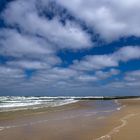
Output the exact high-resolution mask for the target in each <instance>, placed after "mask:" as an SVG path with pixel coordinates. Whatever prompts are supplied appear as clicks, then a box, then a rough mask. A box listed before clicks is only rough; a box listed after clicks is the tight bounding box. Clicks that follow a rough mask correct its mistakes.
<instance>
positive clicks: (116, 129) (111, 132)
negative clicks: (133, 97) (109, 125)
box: [93, 113, 140, 140]
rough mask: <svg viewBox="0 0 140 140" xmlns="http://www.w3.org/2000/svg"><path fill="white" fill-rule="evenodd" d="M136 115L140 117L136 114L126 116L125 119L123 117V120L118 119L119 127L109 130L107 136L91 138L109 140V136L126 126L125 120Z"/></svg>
mask: <svg viewBox="0 0 140 140" xmlns="http://www.w3.org/2000/svg"><path fill="white" fill-rule="evenodd" d="M136 115H140V114H139V113H137V114H128V115H126V116H125V117H123V118H121V119H120V121H121V122H122V123H121V125H119V126H117V127H115V128H114V129H113V130H111V131H110V132H109V133H108V134H106V135H104V136H101V137H99V138H96V139H94V138H93V140H111V136H112V135H113V134H115V133H118V132H119V130H120V129H121V128H122V127H124V126H125V125H126V124H127V120H128V119H129V118H131V117H134V116H136Z"/></svg>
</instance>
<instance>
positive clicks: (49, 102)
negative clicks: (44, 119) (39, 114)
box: [0, 96, 78, 112]
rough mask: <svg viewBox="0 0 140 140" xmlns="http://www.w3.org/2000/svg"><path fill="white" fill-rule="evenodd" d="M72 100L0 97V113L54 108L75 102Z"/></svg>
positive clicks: (66, 98)
mask: <svg viewBox="0 0 140 140" xmlns="http://www.w3.org/2000/svg"><path fill="white" fill-rule="evenodd" d="M77 101H78V100H74V98H68V97H33V96H31V97H24V96H21V97H18V96H1V97H0V112H3V111H15V110H20V109H22V110H25V109H37V108H42V107H56V106H62V105H66V104H70V103H74V102H77Z"/></svg>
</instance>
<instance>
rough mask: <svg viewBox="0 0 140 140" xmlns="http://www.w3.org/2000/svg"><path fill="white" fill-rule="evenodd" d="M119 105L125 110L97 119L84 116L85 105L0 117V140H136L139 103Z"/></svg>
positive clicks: (128, 101) (139, 121) (132, 101)
mask: <svg viewBox="0 0 140 140" xmlns="http://www.w3.org/2000/svg"><path fill="white" fill-rule="evenodd" d="M119 102H120V103H121V104H122V105H123V106H125V107H124V108H122V109H121V111H116V112H114V113H113V114H111V115H109V116H100V117H98V116H96V115H94V114H93V112H92V113H91V114H90V112H89V113H87V111H89V110H90V109H91V107H90V106H89V105H88V104H87V102H78V103H74V104H70V105H67V106H62V107H57V108H55V109H53V110H51V109H47V110H45V109H40V110H36V111H35V112H32V111H30V110H29V111H20V112H16V113H15V112H13V113H10V114H9V113H8V114H6V113H4V114H0V126H5V128H4V129H3V128H0V129H1V131H0V140H139V139H140V100H139V99H132V100H119ZM81 110H82V111H83V110H85V114H84V115H79V114H80V111H81ZM77 112H78V113H77ZM82 113H83V112H82ZM76 115H79V116H76ZM2 129H3V130H2Z"/></svg>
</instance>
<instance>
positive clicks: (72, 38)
mask: <svg viewBox="0 0 140 140" xmlns="http://www.w3.org/2000/svg"><path fill="white" fill-rule="evenodd" d="M48 2H49V1H47V2H46V4H48ZM38 4H39V2H38V1H35V0H31V1H30V2H29V1H27V0H21V1H19V0H17V1H13V2H11V3H9V5H8V6H7V8H6V9H5V11H4V12H3V18H4V20H5V22H6V23H7V24H8V25H10V26H18V27H19V28H20V29H21V31H23V32H26V33H30V34H33V35H39V36H42V37H43V38H44V39H46V40H48V41H49V42H51V43H52V44H54V46H57V47H59V49H60V48H68V49H70V48H71V49H81V48H89V47H91V46H92V45H93V44H92V43H91V40H90V36H89V34H87V33H86V31H83V29H82V28H81V27H80V26H79V25H78V24H77V23H76V22H74V21H70V20H67V21H66V23H65V24H62V23H61V22H60V20H59V17H54V18H53V19H52V20H49V19H47V18H46V17H45V16H43V15H40V14H39V10H40V9H41V8H42V9H43V8H44V6H42V7H39V8H38V7H37V5H38Z"/></svg>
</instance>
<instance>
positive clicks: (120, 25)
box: [58, 0, 140, 41]
mask: <svg viewBox="0 0 140 140" xmlns="http://www.w3.org/2000/svg"><path fill="white" fill-rule="evenodd" d="M58 3H59V4H61V5H63V6H64V7H66V8H67V9H68V10H69V11H70V12H71V13H73V15H75V16H76V17H78V18H80V19H82V20H83V21H84V22H86V24H88V25H90V26H92V27H93V29H94V30H95V31H96V32H97V33H99V34H100V35H101V38H104V39H105V40H107V41H112V40H115V39H118V38H120V37H124V36H131V35H134V36H138V37H139V36H140V28H139V22H140V18H139V13H140V1H139V0H123V1H122V0H117V1H116V0H101V1H98V0H86V1H85V0H71V1H66V0H58Z"/></svg>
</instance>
